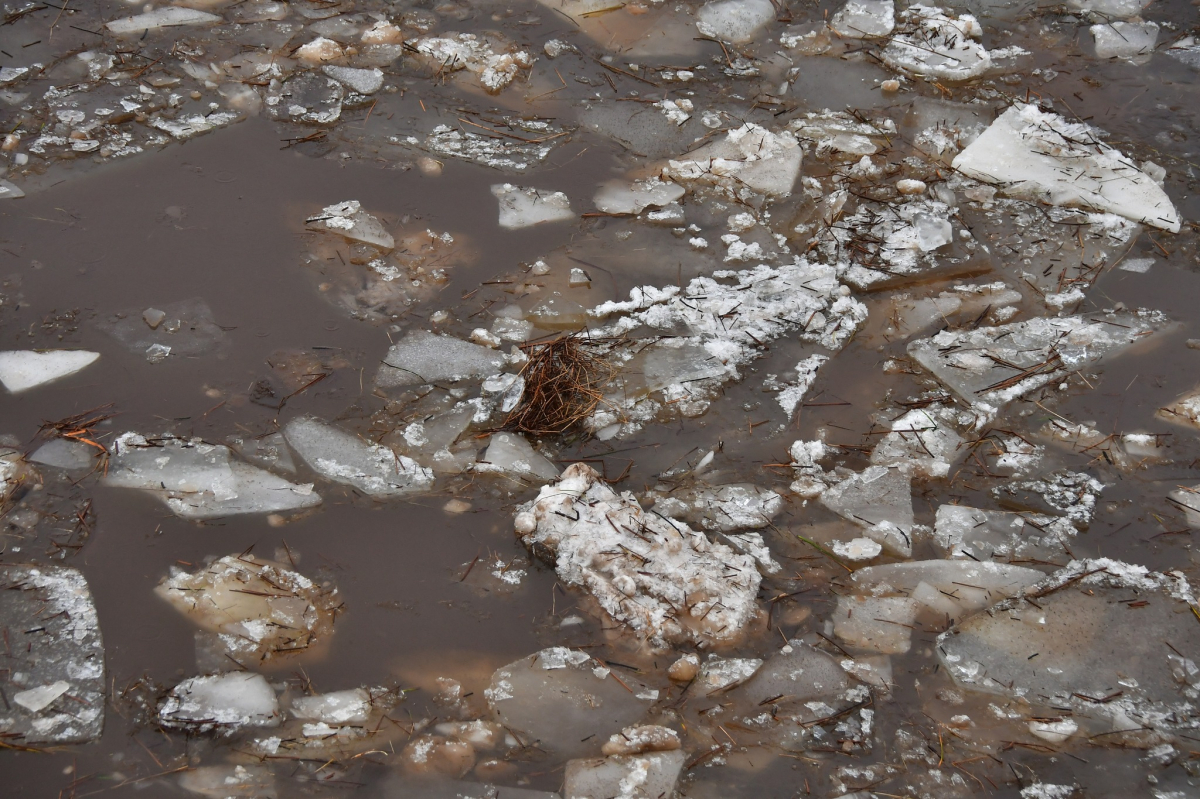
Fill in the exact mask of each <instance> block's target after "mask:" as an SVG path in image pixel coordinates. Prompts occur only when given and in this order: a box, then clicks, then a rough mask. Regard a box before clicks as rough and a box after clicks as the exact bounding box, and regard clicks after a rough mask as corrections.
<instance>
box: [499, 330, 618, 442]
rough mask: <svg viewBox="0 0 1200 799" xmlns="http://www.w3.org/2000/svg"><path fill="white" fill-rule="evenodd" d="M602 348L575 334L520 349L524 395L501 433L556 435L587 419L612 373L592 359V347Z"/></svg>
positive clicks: (603, 363)
mask: <svg viewBox="0 0 1200 799" xmlns="http://www.w3.org/2000/svg"><path fill="white" fill-rule="evenodd" d="M603 344H604V342H600V341H597V340H594V339H589V338H587V337H586V335H583V334H578V333H572V334H569V335H564V336H559V337H557V338H554V339H551V340H549V341H542V342H531V343H526V344H522V345H521V349H522V350H524V351H525V354H526V355H528V356H529V360H528V361H527V362H526V363H525V365H524V366H523V367H522V369H521V376H522V377H523V378H525V390H524V392H523V393H522V395H521V401H520V403H519V404H518V405H517V407H516V408H514V409H513V410H512V412H511V413H509V415H508V418H507V419H505V421H504V427H505V429H508V430H516V431H518V432H521V433H529V434H531V435H538V436H543V435H558V434H561V433H566V432H568V431H570V430H571V429H573V428H575V427H578V426H579V425H580V424H581V423H582V422H583V421H584V420H585V419H587V418H588V417H589V416H591V415H592V413H593V412H594V411H595V410H596V406H598V405H599V404H600V403H601V402H603V401H604V395H603V393H602V389H603V387H604V385H605V384H606V383H608V381H609V380H611V379H612V377H613V375H614V374H615V372H616V369H615V368H614V367H613V366H612V364H610V363H609V362H608V361H606V360H605V359H604V358H601V357H598V356H597V355H596V354H595V350H596V349H597V345H601V346H602V345H603Z"/></svg>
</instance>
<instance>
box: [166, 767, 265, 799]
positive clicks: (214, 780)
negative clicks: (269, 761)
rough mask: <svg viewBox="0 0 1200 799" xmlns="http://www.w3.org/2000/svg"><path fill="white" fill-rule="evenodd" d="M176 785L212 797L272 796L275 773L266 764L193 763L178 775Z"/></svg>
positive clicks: (215, 798) (261, 798)
mask: <svg viewBox="0 0 1200 799" xmlns="http://www.w3.org/2000/svg"><path fill="white" fill-rule="evenodd" d="M179 787H181V788H183V789H184V790H185V791H191V792H192V793H196V794H200V795H201V796H208V797H212V799H233V798H234V797H238V798H239V799H240V797H247V799H251V797H252V798H253V799H276V797H277V796H278V795H279V794H278V793H276V789H275V774H274V773H273V772H272V771H271V769H270V768H269V767H268V766H256V765H246V766H243V765H240V764H239V765H235V766H195V767H192V768H189V769H188V770H187V771H185V772H184V773H183V774H181V775H179Z"/></svg>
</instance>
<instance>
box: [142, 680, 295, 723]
mask: <svg viewBox="0 0 1200 799" xmlns="http://www.w3.org/2000/svg"><path fill="white" fill-rule="evenodd" d="M281 716H282V714H281V712H280V710H279V700H278V699H277V698H276V697H275V691H274V690H272V688H271V686H270V684H269V683H267V681H266V679H265V678H264V677H263V676H262V675H261V674H253V673H251V672H248V671H235V672H227V673H224V674H213V675H211V676H207V677H192V678H191V679H187V680H184V681H183V682H181V683H179V684H178V685H176V686H175V687H174V688H172V689H171V691H170V693H168V694H167V695H166V696H165V697H164V698H163V699H162V701H160V702H159V704H158V722H159V723H160V724H162V725H163V726H164V727H167V728H171V729H182V730H188V731H190V732H213V731H216V732H217V733H219V734H223V735H232V734H233V733H235V732H237V731H238V730H241V729H243V728H246V727H278V726H279V722H280V720H281Z"/></svg>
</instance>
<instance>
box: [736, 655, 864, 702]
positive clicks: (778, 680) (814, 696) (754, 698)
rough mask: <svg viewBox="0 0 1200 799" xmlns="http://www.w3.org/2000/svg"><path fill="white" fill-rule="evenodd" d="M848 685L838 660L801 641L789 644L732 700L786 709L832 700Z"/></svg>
mask: <svg viewBox="0 0 1200 799" xmlns="http://www.w3.org/2000/svg"><path fill="white" fill-rule="evenodd" d="M851 685H852V681H851V680H850V679H849V678H847V676H846V672H845V671H843V670H842V668H841V667H840V666H839V665H838V662H837V660H835V659H834V658H832V657H830V656H829V655H827V654H825V653H824V652H822V651H820V650H818V649H813V648H812V647H811V646H809V645H808V644H805V643H803V642H801V641H788V642H787V644H786V646H784V648H783V649H782V651H780V652H777V653H776V654H774V655H772V656H771V657H770V658H768V659H767V661H766V663H765V664H764V665H763V666H762V668H760V669H758V671H757V672H756V673H755V674H754V676H753V677H752V678H751V679H750V680H749V681H748V682H746V683H745V685H742V686H741V687H739V688H736V689H735V690H734V691H732V692H731V696H733V697H736V698H737V699H738V700H739V701H741V700H745V701H748V702H750V703H752V704H754V705H758V706H760V707H761V706H763V704H764V703H767V704H771V705H774V704H775V703H779V704H780V705H782V706H784V707H786V706H788V705H797V704H801V703H804V702H811V701H813V700H832V699H834V698H835V697H836V696H838V695H839V694H841V693H842V692H843V691H845V690H846V689H847V688H849V687H850V686H851Z"/></svg>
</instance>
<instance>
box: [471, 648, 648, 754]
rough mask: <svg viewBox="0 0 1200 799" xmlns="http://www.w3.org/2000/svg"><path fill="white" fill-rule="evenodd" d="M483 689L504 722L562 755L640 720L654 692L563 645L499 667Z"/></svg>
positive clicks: (584, 748)
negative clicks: (487, 685) (619, 676)
mask: <svg viewBox="0 0 1200 799" xmlns="http://www.w3.org/2000/svg"><path fill="white" fill-rule="evenodd" d="M622 683H624V685H622ZM484 693H485V696H486V697H487V701H488V705H489V706H490V707H491V709H492V711H493V712H494V713H495V714H496V717H497V719H498V720H499V721H500V723H501V724H503V725H504V726H505V727H507V728H509V729H512V730H516V731H518V732H521V733H524V735H523V736H522V740H524V741H526V742H528V743H533V742H536V743H537V745H538V747H539V748H541V749H544V750H546V751H549V752H551V753H552V754H554V755H556V756H559V757H573V756H577V755H581V754H584V753H586V752H589V751H595V747H596V746H597V745H598V744H599V743H600V741H602V740H604V738H605V737H606V736H608V735H610V734H611V733H615V732H617V731H619V730H621V729H622V728H624V727H628V726H629V725H631V724H633V723H635V722H636V721H638V719H640V718H641V717H642V715H643V714H645V712H646V710H647V709H648V708H649V707H650V703H651V702H652V701H653V699H654V698H655V695H656V692H654V691H647V689H645V687H644V686H642V684H641V683H639V682H638V681H637V679H636V678H634V677H632V676H631V675H622V677H621V678H620V680H618V679H617V678H616V677H614V676H613V675H612V674H611V673H610V672H609V670H608V669H607V668H605V667H604V666H603V664H601V663H600V662H599V661H596V660H593V659H592V658H591V656H589V655H588V654H587V653H586V652H580V651H578V650H571V649H566V648H564V647H553V648H551V649H543V650H542V651H541V652H537V653H535V654H533V655H530V656H528V657H523V658H521V659H520V660H518V661H516V662H514V663H510V664H509V665H507V666H504V667H502V668H500V669H497V670H496V672H495V674H493V675H492V681H491V685H490V687H489V688H488V689H487V690H486V691H485V692H484ZM596 739H599V740H596Z"/></svg>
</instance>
